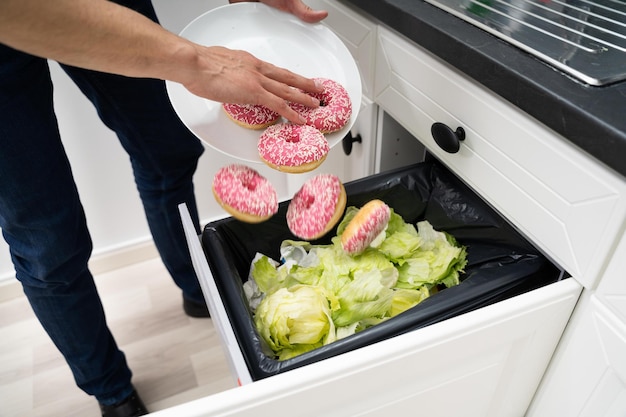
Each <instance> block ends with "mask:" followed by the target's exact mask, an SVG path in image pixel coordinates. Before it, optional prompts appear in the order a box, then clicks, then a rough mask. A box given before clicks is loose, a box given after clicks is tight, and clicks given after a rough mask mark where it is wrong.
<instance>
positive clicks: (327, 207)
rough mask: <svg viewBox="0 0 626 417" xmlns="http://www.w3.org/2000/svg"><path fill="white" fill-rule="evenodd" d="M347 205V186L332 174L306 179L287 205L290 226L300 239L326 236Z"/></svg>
mask: <svg viewBox="0 0 626 417" xmlns="http://www.w3.org/2000/svg"><path fill="white" fill-rule="evenodd" d="M345 208H346V190H345V189H344V187H343V184H342V183H341V181H340V180H339V177H337V176H336V175H333V174H319V175H316V176H315V177H313V178H310V179H309V180H307V181H306V182H305V183H304V184H303V185H302V187H301V188H300V190H298V192H297V193H296V194H295V195H294V196H293V198H292V199H291V201H290V202H289V206H288V207H287V226H288V227H289V230H290V231H291V233H293V234H294V235H295V236H297V237H299V238H300V239H304V240H315V239H319V238H320V237H322V236H324V235H325V234H326V233H328V232H329V231H330V229H332V228H333V227H334V226H335V225H336V224H337V222H339V220H340V219H341V216H342V215H343V211H344V209H345Z"/></svg>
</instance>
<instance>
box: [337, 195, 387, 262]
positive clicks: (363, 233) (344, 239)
mask: <svg viewBox="0 0 626 417" xmlns="http://www.w3.org/2000/svg"><path fill="white" fill-rule="evenodd" d="M390 215H391V210H390V209H389V206H388V205H387V204H385V203H383V202H382V201H380V200H371V201H369V202H368V203H367V204H365V205H364V206H363V207H361V209H360V210H359V211H358V212H357V213H356V214H355V216H354V217H353V218H352V220H351V221H350V223H348V225H347V226H346V228H345V229H344V231H343V233H342V234H341V247H342V248H343V250H344V252H346V253H347V254H349V255H358V254H360V253H361V252H363V251H364V250H365V249H366V248H367V247H368V246H369V245H370V243H372V241H373V240H374V239H376V237H377V236H378V235H379V234H380V233H381V232H382V231H383V230H385V227H387V223H389V216H390Z"/></svg>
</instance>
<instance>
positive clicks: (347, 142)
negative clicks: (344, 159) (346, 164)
mask: <svg viewBox="0 0 626 417" xmlns="http://www.w3.org/2000/svg"><path fill="white" fill-rule="evenodd" d="M354 142H358V143H361V135H356V136H354V137H353V136H352V133H350V132H348V134H347V135H346V136H344V137H343V140H342V141H341V145H342V146H343V151H344V152H345V154H346V155H350V153H352V144H353V143H354Z"/></svg>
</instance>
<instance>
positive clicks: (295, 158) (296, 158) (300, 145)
mask: <svg viewBox="0 0 626 417" xmlns="http://www.w3.org/2000/svg"><path fill="white" fill-rule="evenodd" d="M258 149H259V156H260V157H261V160H263V162H265V163H266V164H267V165H269V166H270V167H272V168H274V169H276V170H278V171H283V172H291V173H299V172H308V171H312V170H314V169H315V168H317V167H318V166H320V164H321V163H322V162H324V160H325V159H326V156H327V155H328V151H329V150H330V146H328V141H327V140H326V138H325V137H324V135H323V134H322V133H321V132H320V131H319V130H317V129H315V128H314V127H311V126H307V125H294V124H291V123H279V124H277V125H274V126H270V127H268V128H267V129H266V130H265V131H264V132H263V133H262V134H261V137H260V138H259V143H258Z"/></svg>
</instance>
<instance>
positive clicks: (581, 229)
mask: <svg viewBox="0 0 626 417" xmlns="http://www.w3.org/2000/svg"><path fill="white" fill-rule="evenodd" d="M375 74H376V76H375V89H374V100H375V101H376V102H377V103H378V104H379V105H380V107H381V108H382V109H384V110H385V111H386V112H387V113H389V114H390V115H391V116H393V117H394V118H395V119H396V120H397V121H398V122H400V123H401V124H402V125H403V126H404V127H405V128H406V129H407V130H409V131H410V132H411V133H412V134H413V135H415V136H416V137H417V138H418V139H419V140H420V141H421V142H423V144H424V145H425V146H426V147H427V148H428V149H429V151H431V153H433V154H434V155H436V156H437V157H438V158H439V159H440V160H442V161H443V162H444V163H445V164H446V165H448V167H449V168H450V169H451V170H452V171H454V172H455V173H456V174H457V175H458V176H459V177H461V178H462V179H463V180H464V181H466V182H467V183H468V184H469V185H470V186H471V187H472V188H474V190H475V191H477V193H478V194H480V195H481V196H483V197H484V198H485V199H486V200H487V201H488V202H489V203H490V204H492V205H493V206H494V207H495V208H496V209H497V210H498V211H500V213H501V214H502V215H503V216H504V217H505V218H507V219H509V220H511V221H512V223H514V224H515V225H516V227H518V228H519V229H520V230H521V232H522V233H523V234H524V235H526V237H528V238H529V239H530V240H531V241H533V243H535V244H536V245H537V246H538V247H540V248H541V249H542V250H543V251H544V252H545V253H546V254H547V256H549V257H550V258H552V259H554V260H555V261H556V262H557V263H559V264H560V265H561V266H563V267H564V268H565V269H567V270H568V271H569V272H570V273H571V274H572V275H573V276H574V277H576V279H578V280H579V281H580V282H581V283H583V285H585V286H586V287H589V288H591V287H593V286H595V285H596V283H597V280H598V276H599V274H600V271H601V269H602V268H603V266H604V265H605V263H606V261H607V259H608V256H607V255H608V254H610V253H612V251H613V247H614V245H615V244H616V239H617V238H618V236H619V235H620V233H621V232H620V230H621V227H622V224H623V222H624V219H625V218H626V181H624V180H623V178H621V177H619V176H617V175H616V174H614V173H613V172H611V171H609V170H608V169H605V168H604V167H602V166H601V165H599V164H598V163H596V162H594V161H593V160H592V159H591V158H589V157H588V156H586V155H584V154H583V153H582V151H580V150H578V149H576V148H575V147H574V146H573V145H572V144H571V143H569V142H567V140H565V139H564V138H562V137H559V136H558V135H557V134H555V133H554V132H553V131H551V130H549V129H547V128H546V127H544V126H543V125H541V124H540V123H538V122H537V121H536V120H535V119H532V118H531V117H530V116H528V115H527V114H525V113H523V112H521V111H520V110H519V109H517V108H516V107H514V106H512V105H511V104H510V103H508V102H507V101H505V100H503V99H501V98H500V97H498V96H496V95H495V94H493V93H491V92H490V91H488V90H486V89H485V88H483V87H481V86H479V85H478V84H476V83H475V82H473V81H472V80H471V79H469V78H468V77H466V76H464V75H463V74H461V73H459V72H458V71H456V70H454V69H453V68H451V67H449V66H448V65H446V64H444V63H443V62H441V61H440V60H438V59H436V58H435V57H433V56H432V55H430V54H429V53H428V52H426V51H424V50H422V49H421V48H419V47H417V46H416V45H415V44H413V43H411V42H410V41H407V40H406V39H405V38H403V37H401V36H399V35H398V34H396V33H395V32H392V31H390V30H388V29H386V28H384V27H381V28H379V29H378V42H377V51H376V69H375ZM554 111H558V110H554ZM434 122H441V123H445V124H446V125H448V126H449V127H450V128H452V130H456V128H457V127H463V129H464V130H465V134H466V139H465V140H464V141H463V142H461V146H460V150H459V152H458V153H453V154H451V153H446V152H445V151H443V150H442V149H441V148H440V147H439V146H438V145H437V144H436V143H435V141H434V139H433V138H432V135H431V132H430V129H431V125H432V124H433V123H434Z"/></svg>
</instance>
